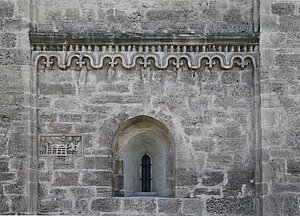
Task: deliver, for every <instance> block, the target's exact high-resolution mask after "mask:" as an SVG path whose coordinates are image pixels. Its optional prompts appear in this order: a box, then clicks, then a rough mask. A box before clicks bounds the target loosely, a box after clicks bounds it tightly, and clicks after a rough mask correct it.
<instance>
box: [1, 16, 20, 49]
mask: <svg viewBox="0 0 300 216" xmlns="http://www.w3.org/2000/svg"><path fill="white" fill-rule="evenodd" d="M0 13H1V11H0ZM0 16H1V15H0ZM16 41H17V37H16V35H15V34H12V33H4V34H0V47H3V48H12V47H15V46H16Z"/></svg>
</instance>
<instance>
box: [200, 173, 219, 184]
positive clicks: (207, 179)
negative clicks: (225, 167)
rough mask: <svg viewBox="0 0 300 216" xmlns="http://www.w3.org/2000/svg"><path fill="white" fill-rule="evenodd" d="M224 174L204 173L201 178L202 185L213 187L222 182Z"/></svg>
mask: <svg viewBox="0 0 300 216" xmlns="http://www.w3.org/2000/svg"><path fill="white" fill-rule="evenodd" d="M223 178H224V174H223V173H222V172H205V173H204V174H203V177H202V185H204V186H214V185H218V184H220V183H222V182H223Z"/></svg>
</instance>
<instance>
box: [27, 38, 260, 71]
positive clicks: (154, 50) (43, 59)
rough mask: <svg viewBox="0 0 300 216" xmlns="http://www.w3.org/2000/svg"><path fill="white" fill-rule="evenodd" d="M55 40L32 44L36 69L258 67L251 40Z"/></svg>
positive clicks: (256, 46) (255, 52)
mask: <svg viewBox="0 0 300 216" xmlns="http://www.w3.org/2000/svg"><path fill="white" fill-rule="evenodd" d="M33 38H34V37H33ZM54 39H55V40H54ZM54 39H53V38H52V39H51V40H50V39H49V40H44V41H47V42H44V43H42V40H41V38H40V37H38V39H35V40H32V42H31V44H32V55H33V56H32V57H33V61H34V63H35V65H36V66H37V65H38V63H39V62H40V63H41V64H43V65H44V66H45V67H47V68H51V67H52V66H53V64H54V62H57V65H58V67H59V68H62V69H65V68H69V67H70V66H71V64H72V61H73V59H76V64H77V66H78V67H83V66H85V64H86V61H89V62H90V65H91V67H93V68H95V69H99V68H102V67H103V66H104V65H105V64H108V65H109V66H110V67H112V68H113V67H115V66H117V65H118V64H120V65H121V66H122V67H123V68H125V69H132V68H135V67H137V66H141V67H144V68H147V67H149V66H150V65H151V64H152V65H153V66H155V67H156V68H158V69H166V68H167V67H168V66H170V64H171V65H172V66H173V67H175V68H179V67H181V66H183V64H184V62H186V63H187V66H188V68H189V69H199V68H201V67H202V66H207V67H209V68H210V69H211V68H212V67H213V66H214V65H216V62H217V61H219V62H220V66H221V67H222V68H223V69H231V68H232V67H233V66H235V65H236V66H239V67H241V68H244V67H246V66H247V65H248V64H249V63H250V62H251V63H252V65H253V67H256V66H257V61H256V59H257V53H258V52H257V51H258V43H257V40H254V39H253V38H250V39H249V38H242V37H237V38H236V41H235V40H234V39H233V38H229V37H228V38H221V37H219V38H211V39H208V38H183V37H181V38H172V39H168V38H150V39H149V38H147V39H144V40H141V38H139V39H136V41H134V40H133V39H132V38H130V39H124V38H123V39H107V38H99V39H98V40H97V39H95V38H93V39H86V38H85V39H83V38H79V39H74V38H71V39H67V38H65V40H63V39H62V38H58V39H57V38H55V37H54ZM63 41H64V42H63ZM54 59H56V61H54ZM106 60H107V61H106Z"/></svg>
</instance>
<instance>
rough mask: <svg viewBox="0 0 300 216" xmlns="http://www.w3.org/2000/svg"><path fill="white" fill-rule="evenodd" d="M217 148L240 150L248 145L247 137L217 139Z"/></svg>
mask: <svg viewBox="0 0 300 216" xmlns="http://www.w3.org/2000/svg"><path fill="white" fill-rule="evenodd" d="M217 146H218V148H219V149H220V150H221V151H222V152H223V151H240V150H243V149H245V148H247V146H248V142H247V137H235V138H221V139H218V144H217Z"/></svg>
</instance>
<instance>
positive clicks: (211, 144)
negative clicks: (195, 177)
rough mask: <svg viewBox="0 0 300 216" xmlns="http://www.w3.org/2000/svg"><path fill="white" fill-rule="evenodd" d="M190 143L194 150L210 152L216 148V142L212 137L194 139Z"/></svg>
mask: <svg viewBox="0 0 300 216" xmlns="http://www.w3.org/2000/svg"><path fill="white" fill-rule="evenodd" d="M192 145H193V147H194V149H195V150H196V151H203V152H212V151H214V150H215V148H216V143H215V141H214V140H213V139H212V138H204V139H201V140H194V141H193V142H192Z"/></svg>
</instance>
